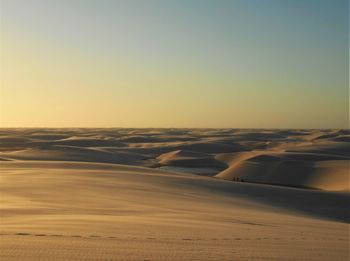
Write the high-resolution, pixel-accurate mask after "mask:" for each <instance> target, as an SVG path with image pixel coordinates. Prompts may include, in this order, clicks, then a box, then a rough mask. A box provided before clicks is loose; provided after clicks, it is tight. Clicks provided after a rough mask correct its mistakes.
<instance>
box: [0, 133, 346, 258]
mask: <svg viewBox="0 0 350 261" xmlns="http://www.w3.org/2000/svg"><path fill="white" fill-rule="evenodd" d="M347 137H349V132H348V131H346V130H342V131H339V130H327V131H320V130H236V129H232V130H228V129H225V130H213V129H208V130H204V129H183V130H180V129H1V130H0V151H1V153H0V166H1V168H0V172H1V177H0V195H1V204H0V208H1V235H0V240H1V241H0V260H348V259H349V247H348V246H349V233H348V231H349V230H348V228H349V227H348V224H349V220H350V218H349V202H350V193H349V179H348V178H349V176H348V175H349V171H348V170H349V168H348V167H349V144H350V143H349V139H348V138H347ZM164 168H166V169H164ZM179 170H181V171H179ZM201 170H208V171H207V172H206V171H201ZM234 178H235V180H237V181H233V179H234ZM242 179H243V180H244V182H242V181H241V180H242ZM238 180H240V181H238Z"/></svg>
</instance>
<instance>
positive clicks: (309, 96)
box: [0, 0, 349, 128]
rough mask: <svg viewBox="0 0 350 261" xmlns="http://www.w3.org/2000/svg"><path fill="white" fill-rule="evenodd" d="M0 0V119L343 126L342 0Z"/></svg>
mask: <svg viewBox="0 0 350 261" xmlns="http://www.w3.org/2000/svg"><path fill="white" fill-rule="evenodd" d="M0 1H1V90H0V95H1V96H0V103H1V104H0V125H1V126H3V127H219V128H221V127H222V128H224V127H232V128H251V127H253V128H254V127H256V128H269V127H271V128H348V127H349V125H348V117H349V66H348V62H349V61H348V59H349V46H348V29H349V28H348V27H349V21H348V13H349V6H348V1H347V0H231V1H225V0H211V1H205V0H124V1H122V0H119V1H118V0H114V1H112V0H95V1H93V0H56V1H54V0H22V1H19V0H0Z"/></svg>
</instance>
